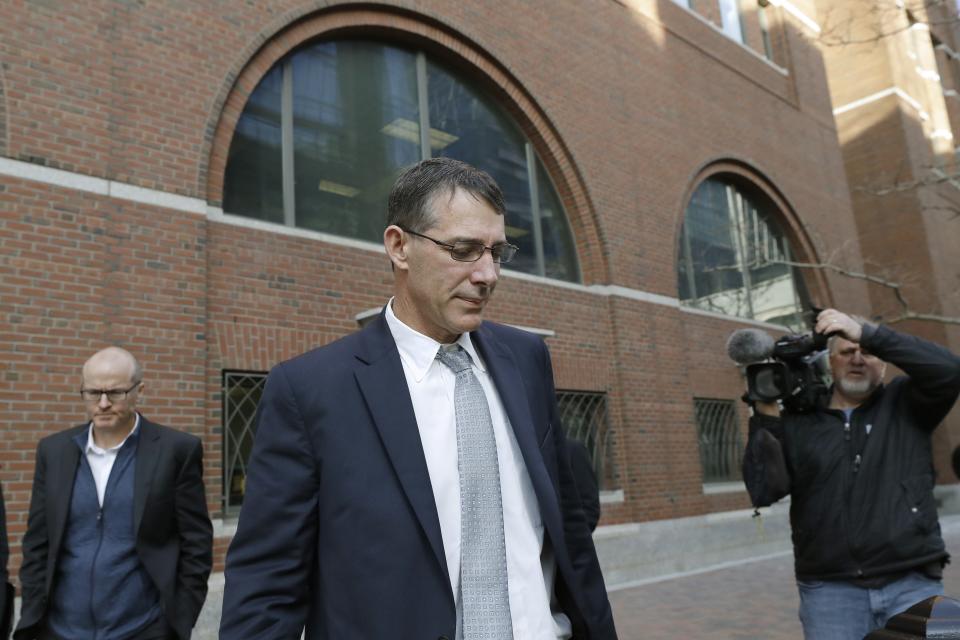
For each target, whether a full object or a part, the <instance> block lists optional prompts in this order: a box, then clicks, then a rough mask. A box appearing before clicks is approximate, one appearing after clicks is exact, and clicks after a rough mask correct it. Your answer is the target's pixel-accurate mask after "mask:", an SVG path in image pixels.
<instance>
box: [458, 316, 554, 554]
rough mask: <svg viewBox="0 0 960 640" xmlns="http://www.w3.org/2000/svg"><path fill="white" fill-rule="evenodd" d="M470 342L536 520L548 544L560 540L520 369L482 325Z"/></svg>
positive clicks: (550, 485) (551, 484) (549, 484)
mask: <svg viewBox="0 0 960 640" xmlns="http://www.w3.org/2000/svg"><path fill="white" fill-rule="evenodd" d="M471 338H472V339H473V341H474V344H476V345H477V350H478V351H479V352H480V354H481V355H482V356H483V359H484V361H485V362H486V365H487V370H488V371H489V372H490V377H491V378H492V379H493V383H494V385H495V386H496V388H497V393H498V394H499V395H500V401H501V402H502V403H503V408H504V410H505V411H506V412H507V418H508V419H509V420H510V426H511V428H512V429H513V434H514V436H515V437H516V439H517V445H518V446H519V447H520V452H521V454H522V455H523V461H524V463H525V464H526V467H527V473H528V474H529V476H530V482H531V483H532V484H533V490H534V492H535V493H536V494H537V502H538V503H539V507H540V517H541V518H542V519H543V523H544V526H545V527H546V529H547V532H548V533H549V534H550V539H551V540H554V541H557V540H562V539H563V537H562V536H561V535H560V533H561V530H562V518H561V516H560V504H559V502H558V501H557V494H556V491H555V489H554V486H555V485H554V482H553V481H552V480H551V479H550V474H549V472H548V471H547V467H546V465H545V464H544V462H543V454H542V453H541V452H540V443H539V442H538V441H537V433H536V429H535V428H534V422H533V415H532V414H531V412H530V400H529V399H528V397H527V389H526V385H524V382H523V376H522V375H521V373H520V368H519V367H518V366H517V363H516V361H515V360H514V358H513V354H512V353H511V352H510V351H509V350H507V348H506V347H505V346H504V345H503V344H502V343H501V342H500V341H499V340H497V338H496V336H494V335H493V333H492V332H491V331H490V330H489V328H487V327H486V326H485V325H481V326H480V329H478V330H477V331H474V332H473V333H472V334H471ZM552 426H553V428H554V429H559V428H561V427H560V425H558V424H555V425H552Z"/></svg>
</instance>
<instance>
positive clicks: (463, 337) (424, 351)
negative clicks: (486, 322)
mask: <svg viewBox="0 0 960 640" xmlns="http://www.w3.org/2000/svg"><path fill="white" fill-rule="evenodd" d="M386 316H387V326H388V327H389V328H390V333H391V334H393V339H394V341H395V342H396V343H397V350H399V351H400V359H401V360H403V362H404V364H405V365H406V366H407V368H408V369H409V371H410V373H412V374H413V379H414V380H415V381H416V382H420V381H422V380H423V378H424V376H426V375H427V371H429V369H430V366H431V365H432V364H433V362H434V360H435V359H436V357H437V351H438V350H439V349H440V347H441V346H443V345H442V344H441V343H439V342H437V341H436V340H434V339H433V338H431V337H429V336H425V335H423V334H422V333H420V332H419V331H417V330H415V329H412V328H410V327H409V326H407V325H406V324H404V322H403V321H402V320H401V319H400V318H398V317H397V316H396V314H395V313H394V312H393V298H390V301H389V302H388V303H387V311H386ZM455 344H459V345H460V346H461V347H463V350H464V351H466V352H467V353H469V354H470V359H471V360H473V364H474V365H475V366H476V367H477V368H478V369H480V371H483V372H486V370H487V369H486V367H485V366H484V364H483V360H481V359H480V354H478V353H477V350H476V348H475V347H474V346H473V341H472V340H471V339H470V334H469V333H461V334H460V337H459V338H457V340H456V343H455Z"/></svg>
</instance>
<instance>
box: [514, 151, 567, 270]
mask: <svg viewBox="0 0 960 640" xmlns="http://www.w3.org/2000/svg"><path fill="white" fill-rule="evenodd" d="M537 188H538V192H539V194H540V231H541V233H542V234H543V258H544V267H545V273H544V275H545V276H547V277H548V278H556V279H557V280H569V281H571V282H579V281H580V267H579V266H578V264H577V249H576V245H574V242H573V234H572V233H570V223H569V222H568V221H567V215H566V214H565V213H564V212H563V205H561V204H560V196H558V195H557V192H556V190H554V188H553V183H551V182H550V176H548V175H547V171H546V169H544V167H543V164H542V163H541V162H540V159H539V158H537ZM510 267H511V268H512V267H513V263H512V262H511V263H510Z"/></svg>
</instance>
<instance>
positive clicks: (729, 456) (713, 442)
mask: <svg viewBox="0 0 960 640" xmlns="http://www.w3.org/2000/svg"><path fill="white" fill-rule="evenodd" d="M693 409H694V413H695V415H696V418H697V439H698V440H699V443H700V468H701V469H703V482H704V483H711V482H733V481H737V480H740V479H741V473H740V467H741V463H742V460H743V444H742V441H741V437H740V430H739V429H738V428H737V410H736V406H735V404H734V401H733V400H707V399H704V398H694V399H693Z"/></svg>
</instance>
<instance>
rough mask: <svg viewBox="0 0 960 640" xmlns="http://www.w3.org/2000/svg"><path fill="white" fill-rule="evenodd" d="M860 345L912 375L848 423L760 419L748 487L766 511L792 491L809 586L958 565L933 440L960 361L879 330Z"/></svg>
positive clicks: (868, 329)
mask: <svg viewBox="0 0 960 640" xmlns="http://www.w3.org/2000/svg"><path fill="white" fill-rule="evenodd" d="M860 344H861V345H862V346H863V348H864V349H866V350H868V351H869V352H870V353H872V354H874V355H876V356H878V357H879V358H880V359H882V360H884V361H886V362H889V363H891V364H894V365H896V366H897V367H899V368H900V369H901V370H902V371H903V372H904V373H905V374H906V375H905V376H898V377H897V378H895V379H893V380H892V381H891V382H890V383H889V384H887V385H882V386H880V387H879V388H878V389H877V390H876V391H875V392H874V393H873V394H872V395H871V396H870V397H869V398H868V399H867V400H866V401H865V402H864V403H863V404H861V405H860V406H859V407H857V408H856V409H854V411H853V413H852V415H851V417H850V419H849V421H848V420H847V419H846V418H845V416H844V413H843V412H842V411H838V410H833V409H828V408H826V405H823V406H821V407H820V408H818V409H816V410H814V411H812V412H810V413H804V414H799V413H794V414H783V415H782V416H781V417H780V418H775V417H770V416H764V415H759V414H757V415H754V416H753V417H752V418H751V419H750V437H749V440H748V442H747V448H746V453H745V455H744V462H743V477H744V482H745V483H746V485H747V490H748V491H749V493H750V497H751V500H752V501H753V504H754V506H757V507H761V506H767V505H769V504H772V503H773V502H776V501H777V500H779V499H780V498H782V497H784V496H786V495H787V494H789V495H790V498H791V504H790V524H791V527H792V532H793V551H794V559H795V570H796V575H797V578H798V579H799V580H850V579H857V578H875V577H880V576H885V575H889V574H895V573H899V572H903V571H907V570H910V569H915V568H920V567H923V566H927V565H929V564H931V563H934V562H937V561H939V562H945V561H946V560H947V559H948V555H947V552H946V549H945V548H944V544H943V539H942V538H941V535H940V524H939V521H938V519H937V511H936V504H935V502H934V497H933V486H934V469H933V461H932V457H931V438H930V434H931V432H932V431H933V430H934V429H935V428H936V427H937V425H939V424H940V422H941V421H942V420H943V418H944V417H945V416H946V415H947V413H948V412H949V411H950V408H951V407H952V406H953V403H954V401H955V400H956V399H957V395H958V394H960V358H958V357H957V356H955V355H953V354H952V353H950V352H949V351H948V350H946V349H944V348H943V347H940V346H938V345H936V344H933V343H931V342H927V341H925V340H921V339H919V338H916V337H913V336H908V335H904V334H902V333H898V332H896V331H893V330H892V329H890V328H888V327H884V326H879V327H878V326H876V325H872V324H866V325H864V327H863V336H862V338H861V340H860ZM825 399H826V400H829V396H827V398H825Z"/></svg>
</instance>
